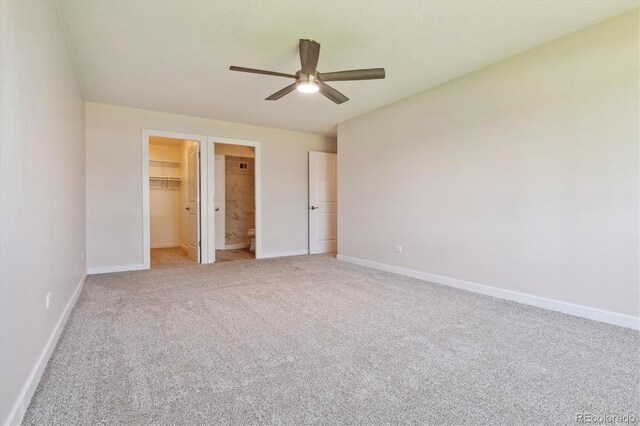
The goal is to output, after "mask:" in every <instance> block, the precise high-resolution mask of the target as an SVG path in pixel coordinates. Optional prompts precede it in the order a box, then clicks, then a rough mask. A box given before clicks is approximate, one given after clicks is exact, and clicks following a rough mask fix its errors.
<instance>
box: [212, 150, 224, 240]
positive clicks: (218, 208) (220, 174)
mask: <svg viewBox="0 0 640 426" xmlns="http://www.w3.org/2000/svg"><path fill="white" fill-rule="evenodd" d="M214 158H215V163H214V167H215V180H216V184H215V196H214V201H215V209H214V210H215V221H216V250H223V249H224V246H225V237H226V235H225V223H224V215H225V191H224V185H225V180H224V171H225V168H224V167H225V165H224V155H216V156H215V157H214Z"/></svg>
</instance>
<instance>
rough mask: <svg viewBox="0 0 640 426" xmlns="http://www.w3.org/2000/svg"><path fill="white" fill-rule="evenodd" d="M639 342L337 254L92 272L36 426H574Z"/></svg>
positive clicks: (627, 378) (625, 400) (31, 420)
mask: <svg viewBox="0 0 640 426" xmlns="http://www.w3.org/2000/svg"><path fill="white" fill-rule="evenodd" d="M639 348H640V334H639V333H638V332H635V331H632V330H629V329H624V328H620V327H614V326H609V325H606V324H601V323H597V322H592V321H588V320H585V319H580V318H576V317H572V316H567V315H563V314H559V313H554V312H550V311H546V310H542V309H537V308H533V307H529V306H524V305H519V304H516V303H511V302H506V301H502V300H498V299H493V298H490V297H485V296H480V295H476V294H473V293H468V292H464V291H459V290H454V289H450V288H447V287H443V286H439V285H433V284H429V283H425V282H422V281H418V280H415V279H411V278H405V277H402V276H397V275H393V274H389V273H384V272H379V271H375V270H371V269H366V268H362V267H358V266H354V265H348V264H344V263H341V262H338V261H336V260H335V259H334V258H332V257H329V256H301V257H292V258H281V259H268V260H247V261H238V262H228V263H221V264H216V265H197V264H178V265H175V266H174V267H172V268H159V269H152V270H150V271H141V272H128V273H116V274H108V275H96V276H91V277H89V278H88V280H87V282H86V284H85V287H84V289H83V292H82V294H81V296H80V298H79V300H78V302H77V305H76V307H75V309H74V310H73V313H72V314H71V316H70V318H69V322H68V323H67V325H66V328H65V330H64V332H63V334H62V336H61V338H60V341H59V343H58V346H57V348H56V350H55V352H54V354H53V356H52V358H51V360H50V362H49V365H48V367H47V369H46V371H45V373H44V376H43V378H42V381H41V383H40V386H39V387H38V390H37V392H36V394H35V396H34V398H33V400H32V403H31V405H30V407H29V409H28V412H27V414H26V416H25V418H24V423H25V424H37V425H45V424H47V425H49V424H58V425H74V424H82V425H89V424H91V425H93V424H136V425H146V424H236V425H247V424H259V423H261V424H291V425H299V424H328V425H338V424H349V425H352V424H362V425H373V424H397V423H402V424H473V425H477V424H491V425H496V424H502V425H521V424H575V420H576V414H577V413H583V412H588V413H592V414H611V415H616V414H620V415H624V414H627V413H633V414H635V415H636V416H637V415H639V414H640V410H639V403H638V397H639V383H640V358H639V353H640V352H639Z"/></svg>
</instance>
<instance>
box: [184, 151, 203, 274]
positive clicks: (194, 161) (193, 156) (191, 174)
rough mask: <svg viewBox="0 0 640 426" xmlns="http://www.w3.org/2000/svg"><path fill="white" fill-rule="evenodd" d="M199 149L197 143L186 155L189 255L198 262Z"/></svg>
mask: <svg viewBox="0 0 640 426" xmlns="http://www.w3.org/2000/svg"><path fill="white" fill-rule="evenodd" d="M199 158H200V150H199V147H198V144H197V143H194V144H193V147H191V148H189V152H188V156H187V188H188V192H189V199H188V201H189V205H188V206H187V207H186V210H187V211H188V212H189V257H190V258H191V259H193V260H194V261H196V262H200V167H199V163H200V162H199V161H198V160H199Z"/></svg>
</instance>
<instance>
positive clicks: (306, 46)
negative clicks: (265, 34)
mask: <svg viewBox="0 0 640 426" xmlns="http://www.w3.org/2000/svg"><path fill="white" fill-rule="evenodd" d="M319 56H320V43H316V42H315V41H313V40H303V39H300V65H301V66H302V67H301V69H300V71H298V72H296V73H295V74H285V73H281V72H275V71H265V70H257V69H254V68H244V67H236V66H231V67H229V69H230V70H231V71H240V72H248V73H253V74H264V75H273V76H276V77H286V78H293V79H295V83H293V84H291V85H289V86H287V87H285V88H284V89H282V90H278V91H277V92H276V93H274V94H273V95H271V96H269V97H268V98H266V100H267V101H276V100H278V99H280V98H281V97H283V96H284V95H286V94H288V93H291V92H293V91H294V90H295V89H298V91H300V92H303V93H315V92H320V93H322V94H323V95H324V96H325V97H327V98H328V99H330V100H332V101H333V102H335V103H337V104H341V103H343V102H346V101H348V100H349V98H347V97H346V96H345V95H343V94H342V93H340V92H338V91H337V90H336V89H334V88H333V87H331V86H329V85H328V84H326V82H327V81H347V80H375V79H380V78H384V77H385V73H384V68H369V69H363V70H349V71H336V72H322V73H321V72H318V70H317V69H316V68H317V66H318V57H319Z"/></svg>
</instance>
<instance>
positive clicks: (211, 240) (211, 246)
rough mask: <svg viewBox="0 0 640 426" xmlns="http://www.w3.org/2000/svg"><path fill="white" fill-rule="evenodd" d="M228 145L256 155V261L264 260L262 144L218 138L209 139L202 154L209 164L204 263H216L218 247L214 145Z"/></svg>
mask: <svg viewBox="0 0 640 426" xmlns="http://www.w3.org/2000/svg"><path fill="white" fill-rule="evenodd" d="M217 143H219V144H227V145H242V146H250V147H253V152H254V155H255V159H254V164H255V172H254V180H255V194H254V195H255V218H256V222H255V227H256V228H255V229H256V236H255V238H256V259H261V258H262V178H261V169H262V165H261V152H260V142H257V141H250V140H243V139H231V138H220V137H216V136H209V137H207V143H206V145H207V149H206V154H205V151H203V152H202V158H205V155H206V159H207V161H206V164H207V171H206V176H207V188H208V191H207V192H202V194H207V199H206V203H202V205H203V206H204V205H206V206H207V207H206V211H207V216H206V218H207V220H206V221H205V222H207V232H206V233H205V232H202V235H206V242H203V244H202V247H203V248H204V247H205V246H206V248H207V251H206V253H207V257H205V256H204V254H203V256H202V259H203V263H213V262H215V253H216V250H215V247H216V238H215V232H216V219H215V212H214V204H213V203H214V198H215V195H216V194H215V188H216V185H215V170H214V165H215V159H214V155H215V148H214V144H217Z"/></svg>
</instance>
